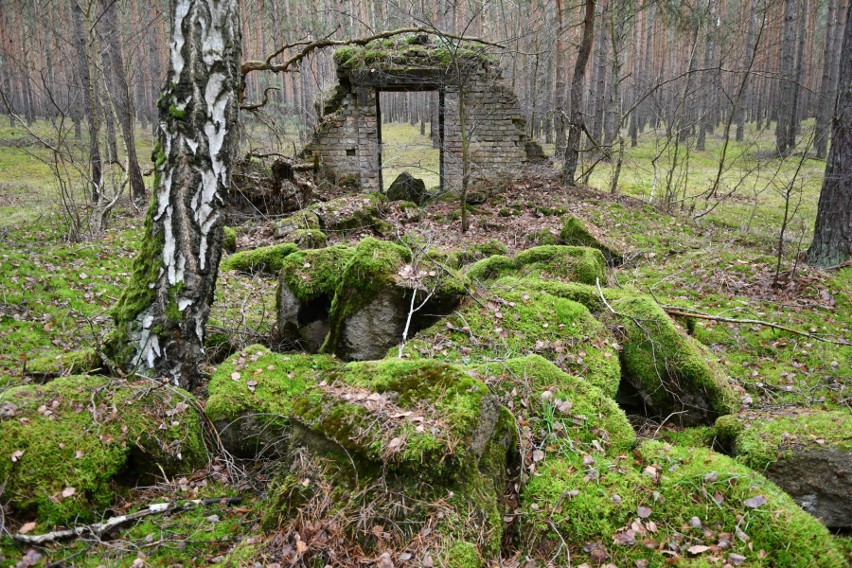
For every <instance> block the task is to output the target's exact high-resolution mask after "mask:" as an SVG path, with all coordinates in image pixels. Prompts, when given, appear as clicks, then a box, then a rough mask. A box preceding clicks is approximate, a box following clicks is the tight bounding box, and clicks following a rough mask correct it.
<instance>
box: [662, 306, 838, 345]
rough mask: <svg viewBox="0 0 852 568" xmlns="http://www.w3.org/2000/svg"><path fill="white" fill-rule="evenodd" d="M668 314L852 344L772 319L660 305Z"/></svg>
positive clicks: (825, 341)
mask: <svg viewBox="0 0 852 568" xmlns="http://www.w3.org/2000/svg"><path fill="white" fill-rule="evenodd" d="M660 307H661V308H662V309H663V310H664V311H665V312H666V313H667V314H669V315H670V316H680V317H685V318H696V319H705V320H712V321H720V322H725V323H735V324H739V325H762V326H763V327H769V328H772V329H777V330H780V331H786V332H787V333H793V334H795V335H801V336H802V337H807V338H808V339H813V340H814V341H822V342H823V343H831V344H832V345H852V342H850V341H845V340H843V339H830V338H827V337H821V336H819V335H814V334H813V333H807V332H805V331H799V330H798V329H793V328H792V327H787V326H786V325H781V324H778V323H773V322H771V321H763V320H756V319H739V318H729V317H725V316H714V315H711V314H703V313H700V312H692V311H689V312H687V311H683V310H681V309H680V308H676V307H674V306H660Z"/></svg>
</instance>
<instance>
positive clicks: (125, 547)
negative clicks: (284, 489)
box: [0, 478, 258, 568]
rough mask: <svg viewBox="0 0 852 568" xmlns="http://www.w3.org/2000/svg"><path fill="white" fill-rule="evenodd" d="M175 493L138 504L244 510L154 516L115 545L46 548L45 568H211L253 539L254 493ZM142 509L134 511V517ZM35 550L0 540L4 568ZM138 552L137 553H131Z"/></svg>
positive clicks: (200, 486)
mask: <svg viewBox="0 0 852 568" xmlns="http://www.w3.org/2000/svg"><path fill="white" fill-rule="evenodd" d="M186 481H187V480H186V479H185V478H184V479H182V480H181V483H182V484H181V485H180V487H179V488H178V489H177V491H175V492H174V493H172V492H168V493H163V492H162V491H150V490H145V491H142V490H136V491H134V492H133V497H135V500H134V502H150V503H165V502H173V501H176V502H177V503H178V504H183V503H185V502H186V501H185V500H188V499H219V498H233V497H239V498H241V499H242V501H241V502H240V503H239V505H238V506H228V505H226V504H223V503H219V502H213V503H211V504H209V505H205V506H193V507H190V508H188V509H186V510H181V511H175V512H172V513H169V514H159V515H149V516H147V517H145V518H143V519H140V520H138V521H136V522H133V523H128V524H126V525H123V526H122V527H120V528H119V529H117V530H116V531H113V533H111V536H113V535H114V537H113V538H111V539H108V540H107V539H105V540H104V541H101V542H94V541H90V540H86V539H79V540H72V541H67V542H61V543H55V544H52V545H47V546H45V547H40V548H39V552H40V553H41V554H42V556H43V561H45V565H49V564H51V563H53V564H56V565H62V566H79V567H85V568H95V567H97V566H115V567H123V568H129V567H130V566H132V565H133V563H134V562H137V559H142V560H144V562H145V564H146V565H148V566H209V565H211V564H214V563H216V562H217V561H219V560H220V559H221V558H222V557H224V556H226V555H227V554H228V553H229V552H230V551H231V550H232V549H234V548H235V546H236V545H237V544H238V543H239V542H241V541H243V540H245V539H246V538H248V537H249V536H250V533H251V528H252V524H253V521H255V520H256V518H257V517H258V512H257V503H256V502H255V500H254V496H253V495H251V494H250V493H240V492H238V491H237V490H235V489H234V488H233V487H231V486H229V485H227V484H224V483H221V482H218V481H213V482H204V483H197V482H192V483H188V484H185V485H184V483H186ZM137 510H138V508H136V507H133V508H130V509H129V511H128V513H134V512H136V511H137ZM28 548H29V547H27V546H23V545H16V544H13V543H12V542H8V543H7V542H3V541H2V540H0V554H2V555H4V556H5V557H6V561H7V562H8V561H11V562H12V564H6V563H4V562H3V560H2V559H0V566H7V565H9V566H15V564H14V562H16V561H18V560H19V559H20V558H21V557H22V556H23V555H24V554H25V552H26V550H27V549H28ZM130 550H134V552H132V553H131V552H130Z"/></svg>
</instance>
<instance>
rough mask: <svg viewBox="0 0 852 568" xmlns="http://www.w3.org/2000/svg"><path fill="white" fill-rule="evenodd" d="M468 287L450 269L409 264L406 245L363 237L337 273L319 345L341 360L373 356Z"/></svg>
mask: <svg viewBox="0 0 852 568" xmlns="http://www.w3.org/2000/svg"><path fill="white" fill-rule="evenodd" d="M467 287H468V286H467V281H466V280H465V279H464V278H463V277H461V276H460V275H458V274H456V273H454V272H453V271H451V270H449V271H448V270H441V271H436V270H434V269H433V268H432V267H431V266H421V265H418V264H416V263H412V257H411V251H410V250H409V249H408V248H406V247H403V246H400V245H396V244H393V243H389V242H385V241H378V240H375V239H370V238H368V239H364V240H362V241H361V242H360V243H359V244H358V246H357V247H356V249H355V252H354V253H353V255H352V257H351V258H350V260H349V262H348V263H347V264H346V267H345V269H344V270H343V273H342V275H341V278H340V281H339V283H338V286H337V290H336V291H335V295H334V300H333V302H332V304H331V310H330V313H329V333H328V337H327V338H326V341H325V343H324V345H323V347H322V349H323V351H325V352H328V353H334V354H336V355H337V356H339V357H341V358H344V359H355V360H368V359H378V358H380V357H382V356H383V355H384V353H385V352H386V351H387V349H388V348H389V347H390V346H392V345H395V344H397V343H399V342H400V341H402V339H403V337H402V336H403V332H404V330H405V329H406V326H408V333H409V335H411V334H413V333H414V332H416V331H417V330H419V329H422V328H424V327H426V326H427V325H430V324H431V323H433V322H434V321H436V320H437V319H438V318H439V317H440V316H441V315H444V314H447V313H449V312H450V311H451V310H452V309H453V308H454V307H455V306H456V305H457V304H458V302H459V299H460V298H461V297H462V296H463V295H464V294H465V293H466V291H467ZM412 304H413V305H414V308H416V309H415V310H414V311H412ZM409 315H410V318H409ZM409 320H410V321H409Z"/></svg>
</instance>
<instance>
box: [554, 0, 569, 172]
mask: <svg viewBox="0 0 852 568" xmlns="http://www.w3.org/2000/svg"><path fill="white" fill-rule="evenodd" d="M567 34H568V30H567V29H566V22H565V4H564V0H556V54H555V64H554V73H555V75H556V81H555V87H554V88H555V94H554V99H555V101H556V106H555V108H554V109H553V127H554V129H555V130H556V137H555V140H556V155H557V156H559V155H562V154H564V153H565V127H566V122H567V121H566V120H565V94H566V91H567V86H566V83H565V71H566V67H567V64H566V62H565V56H566V54H567V51H568V47H567V44H568V42H567V41H566V35H567Z"/></svg>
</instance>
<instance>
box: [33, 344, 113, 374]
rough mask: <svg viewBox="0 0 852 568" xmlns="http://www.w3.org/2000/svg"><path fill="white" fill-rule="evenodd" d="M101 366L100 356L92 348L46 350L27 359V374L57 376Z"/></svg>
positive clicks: (83, 371) (78, 372)
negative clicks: (66, 350)
mask: <svg viewBox="0 0 852 568" xmlns="http://www.w3.org/2000/svg"><path fill="white" fill-rule="evenodd" d="M100 366H101V358H100V356H99V355H98V354H97V352H96V351H95V350H94V349H92V348H83V349H78V350H76V351H69V352H65V351H56V350H52V349H51V350H48V351H46V352H44V353H40V354H39V355H38V356H37V357H35V358H33V359H31V360H29V361H27V374H28V375H32V376H38V377H58V376H61V375H75V374H80V373H89V372H92V371H94V370H95V369H98V368H99V367H100Z"/></svg>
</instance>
